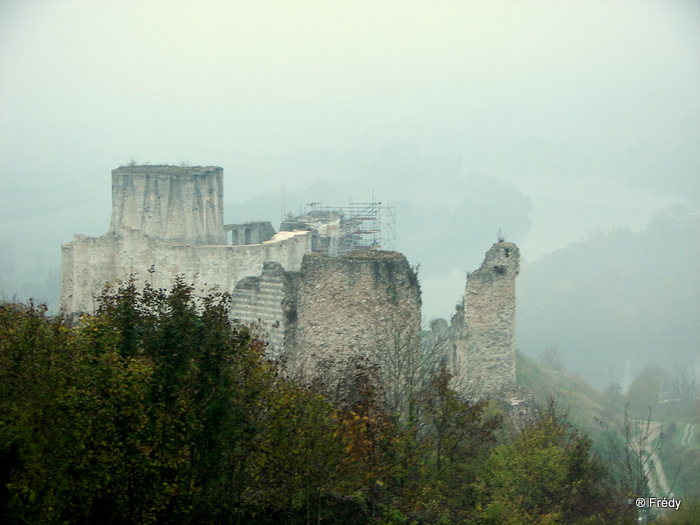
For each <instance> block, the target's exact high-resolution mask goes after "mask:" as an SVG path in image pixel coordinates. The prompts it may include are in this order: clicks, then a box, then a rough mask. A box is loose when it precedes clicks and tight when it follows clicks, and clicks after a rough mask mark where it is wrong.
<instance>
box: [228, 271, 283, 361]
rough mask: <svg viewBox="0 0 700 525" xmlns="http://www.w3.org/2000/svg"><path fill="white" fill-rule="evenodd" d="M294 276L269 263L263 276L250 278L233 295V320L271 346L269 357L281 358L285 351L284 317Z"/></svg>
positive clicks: (241, 283) (237, 287) (239, 284)
mask: <svg viewBox="0 0 700 525" xmlns="http://www.w3.org/2000/svg"><path fill="white" fill-rule="evenodd" d="M289 279H290V276H289V274H288V273H287V272H285V271H284V268H282V265H281V264H279V263H275V262H268V263H265V264H264V265H263V268H262V274H261V275H260V276H259V277H246V278H244V279H241V280H240V281H239V282H238V284H237V285H236V289H235V290H234V291H233V293H232V294H231V313H230V316H231V318H232V319H233V320H235V321H239V322H242V323H245V324H248V325H250V326H252V327H253V328H254V330H255V331H256V332H257V334H256V335H258V336H260V337H262V338H263V339H264V340H265V341H266V342H267V343H268V348H267V350H268V355H270V356H271V357H273V358H278V357H280V355H281V354H282V353H283V352H284V336H285V328H286V325H287V322H286V316H285V314H284V303H285V297H286V296H287V295H289V294H290V293H293V292H291V291H290V290H289V286H288V284H287V282H288V280H289Z"/></svg>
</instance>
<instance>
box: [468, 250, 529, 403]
mask: <svg viewBox="0 0 700 525" xmlns="http://www.w3.org/2000/svg"><path fill="white" fill-rule="evenodd" d="M519 271H520V251H519V250H518V247H517V246H516V245H515V244H513V243H510V242H503V241H499V242H497V243H496V244H494V245H493V246H492V247H491V249H490V250H489V251H488V252H486V257H485V258H484V262H483V263H482V265H481V267H480V268H479V269H478V270H476V271H475V272H473V273H471V274H469V275H468V276H467V286H466V290H465V293H464V325H463V334H462V337H461V338H460V340H459V341H458V343H457V356H456V357H457V366H458V368H459V370H460V371H461V372H462V373H463V374H464V377H465V378H466V381H467V388H468V389H469V390H471V391H475V392H480V393H483V394H493V393H496V392H499V391H504V390H507V389H512V388H515V387H516V380H515V278H516V277H517V276H518V273H519Z"/></svg>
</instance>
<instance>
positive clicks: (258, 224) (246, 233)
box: [224, 221, 275, 245]
mask: <svg viewBox="0 0 700 525" xmlns="http://www.w3.org/2000/svg"><path fill="white" fill-rule="evenodd" d="M224 230H225V231H226V236H227V242H226V244H233V245H237V244H261V243H263V242H265V241H269V240H270V239H272V237H273V236H274V235H275V229H274V228H273V227H272V223H270V222H269V221H251V222H244V223H243V224H225V225H224ZM229 237H230V239H231V242H230V243H229V242H228V238H229Z"/></svg>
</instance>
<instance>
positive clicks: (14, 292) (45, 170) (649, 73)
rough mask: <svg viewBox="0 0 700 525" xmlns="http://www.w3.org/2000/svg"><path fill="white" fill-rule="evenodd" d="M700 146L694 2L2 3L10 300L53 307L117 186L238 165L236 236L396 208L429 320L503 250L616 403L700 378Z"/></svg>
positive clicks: (2, 245) (0, 104)
mask: <svg viewBox="0 0 700 525" xmlns="http://www.w3.org/2000/svg"><path fill="white" fill-rule="evenodd" d="M699 145H700V5H698V4H697V3H696V2H692V1H689V2H681V1H668V2H661V1H648V2H645V1H635V2H595V1H585V2H583V1H581V2H537V1H535V2H508V1H502V2H401V3H397V2H389V1H379V2H354V3H336V2H285V3H267V2H265V3H245V4H244V3H237V2H213V1H212V2H131V1H123V2H69V1H62V0H57V1H51V2H49V1H44V2H37V1H27V0H22V1H19V0H15V1H13V0H5V1H3V2H0V199H1V201H0V285H1V286H2V294H3V297H5V298H12V297H17V298H19V299H26V298H27V297H29V296H33V297H36V298H37V299H39V300H44V301H47V302H48V303H49V305H50V306H52V307H54V308H55V306H56V303H57V300H58V288H59V286H60V244H61V243H62V242H68V241H70V240H72V235H73V234H74V233H84V234H87V235H96V236H97V235H102V234H104V233H105V232H106V231H107V228H108V226H109V217H110V207H111V202H110V195H111V194H110V191H111V187H110V180H111V179H110V172H111V170H112V169H114V168H116V167H118V166H119V165H123V164H126V163H128V162H129V161H130V160H134V161H136V162H137V163H144V164H145V163H151V164H166V163H167V164H180V163H188V164H191V165H218V166H222V167H223V168H224V177H225V181H224V185H225V189H224V193H225V205H226V212H225V220H226V222H234V221H242V220H270V221H271V222H272V223H273V224H274V225H275V226H276V227H278V226H279V222H280V218H281V216H282V213H283V211H285V210H287V211H290V210H294V211H296V210H297V209H299V207H300V206H301V207H302V208H303V207H304V205H305V203H308V202H312V201H322V202H323V203H324V204H328V205H333V204H335V205H340V206H344V205H347V204H348V202H349V201H355V202H366V201H368V200H370V199H371V198H372V197H373V196H374V197H375V198H376V199H377V200H381V201H383V202H385V203H390V204H395V205H396V211H397V216H396V222H397V242H396V248H397V249H398V250H399V251H402V252H403V253H405V254H406V256H407V257H408V259H409V261H410V262H411V263H412V264H414V265H416V264H420V279H421V284H422V291H423V303H424V317H425V319H426V321H427V320H429V319H431V318H434V317H446V318H449V316H450V315H452V312H453V311H454V306H455V304H456V303H457V302H458V301H459V300H460V298H461V295H462V293H463V289H464V283H465V273H466V272H467V271H470V270H474V269H476V268H477V267H478V266H479V265H480V264H481V260H482V258H483V255H484V253H485V252H486V250H487V249H488V248H489V247H490V246H491V244H492V243H493V242H495V241H496V238H497V234H498V232H499V230H500V231H501V232H502V233H503V235H504V237H505V238H506V240H509V241H513V242H516V243H517V244H518V245H519V246H520V249H521V254H522V256H523V258H524V261H523V268H522V270H521V275H520V278H519V280H520V282H519V289H518V293H519V299H518V301H519V302H518V315H519V317H518V333H519V335H518V344H519V346H520V347H521V348H522V349H523V351H525V352H526V353H529V354H531V355H537V354H538V353H540V352H542V351H543V350H544V349H545V348H546V347H548V346H551V345H556V346H559V348H560V349H561V352H562V354H563V356H564V360H565V362H566V363H567V365H568V366H569V368H570V369H573V370H574V371H576V372H578V373H580V374H581V375H582V376H583V377H585V378H587V379H589V380H591V381H593V382H597V383H598V386H600V384H601V383H604V382H607V381H608V380H611V381H625V380H626V379H625V374H627V375H629V374H630V373H633V372H634V370H637V369H639V368H640V367H641V366H644V365H645V364H647V363H649V362H666V363H674V364H680V365H682V366H691V367H694V368H695V369H696V370H697V371H698V373H700V334H699V333H698V329H697V326H696V325H697V324H698V323H697V320H698V319H700V291H699V290H700V285H699V284H698V278H697V275H698V270H699V269H700V268H699V264H698V260H699V259H698V255H700V228H699V227H698V209H700V187H699V186H700V147H699ZM669 217H673V219H669ZM664 218H665V219H664ZM659 221H660V222H659ZM655 231H656V232H657V234H654V233H653V232H655ZM658 232H661V233H658ZM674 234H678V235H681V237H680V238H678V237H674ZM611 239H613V241H611ZM669 239H677V242H678V243H680V244H681V246H682V249H679V250H675V249H674V248H675V246H676V245H675V244H672V243H670V242H668V240H669ZM628 242H629V243H632V244H631V245H633V246H634V247H635V248H634V250H633V253H634V258H633V261H628V262H629V263H630V264H631V265H632V267H633V270H630V271H629V272H626V271H624V268H625V265H624V262H625V261H624V258H625V257H626V255H625V254H626V253H627V254H630V253H631V252H626V251H625V250H626V248H625V246H630V244H626V243H628ZM679 248H680V247H679ZM555 261H559V262H561V264H557V263H556V262H555ZM574 262H575V264H574ZM621 264H622V266H620V265H621ZM606 269H609V271H607V273H606ZM615 272H618V273H617V274H615ZM590 275H606V276H607V277H606V278H602V277H601V278H598V279H589V278H588V277H586V276H590ZM615 275H618V276H619V275H625V276H626V277H625V278H624V279H622V280H621V279H617V280H616V278H615ZM657 279H661V281H657ZM664 279H665V281H664ZM669 279H670V281H671V282H672V283H673V284H672V285H668V286H662V285H658V286H657V284H658V283H659V282H666V283H668V282H669ZM623 280H624V283H625V286H618V287H617V288H615V287H614V283H617V284H620V283H621V282H622V281H623ZM655 281H657V282H655ZM582 283H585V286H584V285H583V284H582ZM562 286H563V287H564V288H562ZM567 286H568V288H567ZM669 286H670V288H669ZM563 290H569V291H571V293H568V292H567V293H564V291H563ZM674 290H675V292H674ZM601 303H602V304H601ZM611 304H614V305H616V306H615V308H612V307H611V306H610V305H611ZM552 305H556V307H552ZM634 305H644V306H643V307H642V306H640V307H638V308H632V306H634ZM603 311H605V312H607V313H606V314H605V315H601V314H600V312H603ZM562 312H569V313H570V315H555V313H557V314H561V313H562ZM620 312H623V313H624V315H622V314H620ZM618 314H619V315H618ZM601 323H603V324H605V326H601ZM648 331H653V332H654V333H655V334H657V335H658V337H656V336H654V337H650V336H648V333H647V332H648ZM591 334H596V336H595V337H592V336H591ZM664 334H665V335H664ZM606 359H607V360H608V361H609V363H607V364H606V363H605V361H606ZM601 360H602V362H603V363H602V364H601ZM625 370H626V371H625Z"/></svg>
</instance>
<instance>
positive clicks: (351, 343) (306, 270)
mask: <svg viewBox="0 0 700 525" xmlns="http://www.w3.org/2000/svg"><path fill="white" fill-rule="evenodd" d="M297 297H298V302H297V303H296V305H295V306H296V311H295V312H292V314H291V317H294V318H296V319H297V322H296V327H295V329H296V330H295V333H294V335H293V338H292V340H290V341H289V343H288V345H287V355H288V359H289V362H290V363H292V364H293V365H294V368H295V370H294V373H295V374H296V375H298V376H300V377H301V378H304V379H306V380H307V381H309V382H320V383H321V384H322V385H323V386H324V388H325V389H326V390H327V391H329V392H330V393H332V394H333V393H334V391H335V394H336V395H342V394H341V393H339V392H338V389H339V388H342V384H341V383H342V380H343V379H345V380H352V371H353V366H354V365H355V364H356V363H358V362H362V361H364V362H366V363H377V362H378V361H379V359H378V356H377V352H379V351H381V350H382V348H383V347H386V345H387V344H390V343H389V342H388V341H384V340H382V339H383V338H387V337H388V332H389V331H390V330H389V327H390V326H391V325H392V323H395V322H396V321H397V320H399V322H401V323H402V325H403V327H404V329H405V330H407V331H411V332H414V333H415V335H416V337H417V338H419V336H420V335H419V334H420V326H421V313H420V306H421V299H420V287H419V285H418V281H417V277H416V274H415V273H414V271H413V270H412V269H411V267H410V266H409V264H408V261H406V258H405V257H404V256H403V255H402V254H399V253H395V252H382V251H375V250H358V251H353V252H350V253H349V254H347V255H344V256H341V257H332V258H331V257H327V256H325V255H321V254H315V253H310V254H307V255H305V256H304V260H303V261H302V265H301V271H300V277H299V283H298V296H297Z"/></svg>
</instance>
